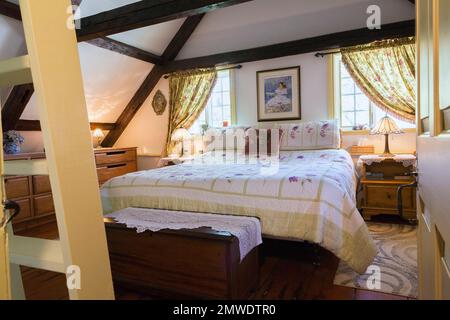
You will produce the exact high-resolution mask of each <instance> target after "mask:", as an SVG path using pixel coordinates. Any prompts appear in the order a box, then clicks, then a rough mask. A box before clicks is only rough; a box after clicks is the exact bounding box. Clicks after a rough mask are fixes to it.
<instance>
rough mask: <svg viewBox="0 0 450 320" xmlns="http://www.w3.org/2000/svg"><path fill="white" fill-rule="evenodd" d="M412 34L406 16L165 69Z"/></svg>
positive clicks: (411, 23)
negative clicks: (371, 26)
mask: <svg viewBox="0 0 450 320" xmlns="http://www.w3.org/2000/svg"><path fill="white" fill-rule="evenodd" d="M414 35H415V21H414V20H408V21H403V22H397V23H391V24H386V25H383V26H382V28H381V29H380V30H369V29H367V28H363V29H356V30H351V31H344V32H338V33H333V34H328V35H324V36H318V37H314V38H308V39H301V40H296V41H289V42H284V43H279V44H273V45H269V46H264V47H258V48H253V49H245V50H238V51H232V52H226V53H219V54H213V55H209V56H204V57H198V58H192V59H184V60H176V61H172V62H171V63H168V64H167V65H166V66H165V67H166V71H167V72H174V71H179V70H186V69H195V68H207V67H214V66H218V65H224V64H238V63H245V62H251V61H259V60H265V59H273V58H279V57H284V56H290V55H296V54H302V53H309V52H314V51H323V50H330V49H338V48H343V47H349V46H354V45H360V44H366V43H369V42H372V41H377V40H382V39H390V38H399V37H408V36H414Z"/></svg>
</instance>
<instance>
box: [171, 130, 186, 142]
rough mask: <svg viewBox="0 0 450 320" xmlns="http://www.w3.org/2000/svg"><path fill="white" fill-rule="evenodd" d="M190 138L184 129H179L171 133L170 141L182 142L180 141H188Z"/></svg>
mask: <svg viewBox="0 0 450 320" xmlns="http://www.w3.org/2000/svg"><path fill="white" fill-rule="evenodd" d="M190 137H191V134H190V133H189V131H187V130H186V129H184V128H179V129H176V130H175V131H174V132H173V133H172V137H171V140H172V141H182V140H186V139H189V138H190Z"/></svg>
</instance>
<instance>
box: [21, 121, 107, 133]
mask: <svg viewBox="0 0 450 320" xmlns="http://www.w3.org/2000/svg"><path fill="white" fill-rule="evenodd" d="M90 125H91V130H95V129H97V128H98V129H102V130H105V131H107V130H112V129H114V128H115V126H116V124H115V123H102V122H91V123H90ZM14 129H15V130H18V131H41V123H40V121H39V120H19V121H18V122H17V125H16V126H15V128H14Z"/></svg>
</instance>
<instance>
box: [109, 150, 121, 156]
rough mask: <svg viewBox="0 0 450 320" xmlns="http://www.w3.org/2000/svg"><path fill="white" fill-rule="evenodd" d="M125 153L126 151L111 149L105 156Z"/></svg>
mask: <svg viewBox="0 0 450 320" xmlns="http://www.w3.org/2000/svg"><path fill="white" fill-rule="evenodd" d="M125 153H126V151H111V152H107V153H106V155H107V156H115V155H118V154H125Z"/></svg>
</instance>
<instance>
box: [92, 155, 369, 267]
mask: <svg viewBox="0 0 450 320" xmlns="http://www.w3.org/2000/svg"><path fill="white" fill-rule="evenodd" d="M355 184H356V179H355V172H354V165H353V162H352V159H351V157H350V155H349V154H348V153H347V152H346V151H344V150H340V149H322V150H298V151H281V152H280V154H279V157H276V158H274V157H269V158H266V159H261V158H251V157H250V158H249V157H248V156H245V155H244V154H237V153H236V152H232V151H226V150H225V151H222V152H217V151H215V152H210V153H207V154H204V155H202V156H199V157H196V158H195V159H194V160H192V161H190V162H186V163H183V164H180V165H177V166H169V167H164V168H159V169H154V170H147V171H139V172H135V173H130V174H127V175H124V176H121V177H117V178H114V179H112V180H110V181H108V182H107V183H106V184H104V185H103V187H102V190H101V195H102V201H103V208H104V211H105V213H111V212H114V211H117V210H120V209H123V208H127V207H139V208H152V209H165V210H176V211H186V212H203V213H214V214H227V215H241V216H252V217H258V218H259V219H260V221H261V226H262V233H263V236H266V237H273V238H281V239H287V240H292V241H309V242H312V243H316V244H319V245H320V246H322V247H324V248H326V249H327V250H329V251H331V252H333V253H334V254H335V255H336V256H337V257H338V258H340V259H341V260H343V261H345V262H346V263H347V264H348V265H349V266H350V267H351V268H353V269H354V270H356V271H358V272H360V273H363V272H365V270H366V268H367V267H368V266H369V265H370V263H371V262H372V261H373V258H374V256H375V254H376V248H375V245H374V243H373V241H372V239H371V237H370V235H369V233H368V229H367V226H366V224H365V222H364V221H363V219H362V217H361V215H360V213H359V212H358V210H357V208H356V203H355ZM122 222H124V221H122Z"/></svg>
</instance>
